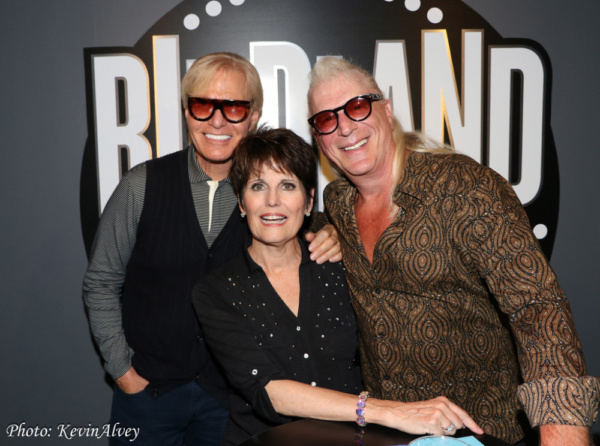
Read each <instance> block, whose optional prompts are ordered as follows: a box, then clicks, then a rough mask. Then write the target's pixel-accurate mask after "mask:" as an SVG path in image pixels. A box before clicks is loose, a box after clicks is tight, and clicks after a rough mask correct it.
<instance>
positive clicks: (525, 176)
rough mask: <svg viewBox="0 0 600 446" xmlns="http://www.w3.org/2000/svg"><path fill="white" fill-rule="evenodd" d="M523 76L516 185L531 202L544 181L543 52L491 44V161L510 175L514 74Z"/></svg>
mask: <svg viewBox="0 0 600 446" xmlns="http://www.w3.org/2000/svg"><path fill="white" fill-rule="evenodd" d="M515 71H518V72H520V74H521V75H522V77H523V97H522V104H521V108H522V112H521V115H522V117H523V118H522V122H521V126H520V127H521V129H522V130H521V141H520V145H521V172H522V175H521V179H520V181H518V182H517V184H515V185H514V189H515V192H516V193H517V195H518V196H519V199H520V200H521V201H522V202H523V204H527V203H529V202H531V201H532V200H533V199H534V198H535V197H536V195H537V194H538V192H539V190H540V187H541V183H542V149H543V134H544V85H545V73H544V66H543V64H542V61H541V59H540V56H539V55H538V54H537V53H536V52H534V51H533V50H531V49H529V48H523V47H492V48H490V93H489V94H490V102H489V107H490V109H489V121H490V130H489V165H490V167H492V168H493V169H494V170H496V171H497V172H498V173H500V174H501V175H502V176H504V177H505V178H510V176H509V175H510V164H511V160H510V153H511V150H510V147H511V114H512V100H513V94H512V74H513V72H515Z"/></svg>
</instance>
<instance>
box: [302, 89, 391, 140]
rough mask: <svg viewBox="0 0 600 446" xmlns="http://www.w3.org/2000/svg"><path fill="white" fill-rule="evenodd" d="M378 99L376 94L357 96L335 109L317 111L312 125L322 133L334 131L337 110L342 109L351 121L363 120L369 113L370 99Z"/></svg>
mask: <svg viewBox="0 0 600 446" xmlns="http://www.w3.org/2000/svg"><path fill="white" fill-rule="evenodd" d="M372 100H379V97H378V96H375V95H373V98H371V96H358V97H356V98H352V99H350V100H349V101H348V102H346V104H344V105H343V106H342V107H339V108H337V109H335V110H324V111H322V112H320V113H317V114H316V115H315V116H313V118H312V122H311V123H312V125H313V126H314V127H315V129H316V130H317V131H318V132H319V133H321V134H323V135H326V134H329V133H332V132H333V131H335V129H337V127H338V114H337V113H338V111H339V110H342V109H343V110H344V114H345V115H346V116H348V117H349V118H350V119H352V120H353V121H363V120H365V119H367V118H368V117H369V115H370V114H371V101H372Z"/></svg>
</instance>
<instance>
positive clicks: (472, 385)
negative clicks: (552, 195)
mask: <svg viewBox="0 0 600 446" xmlns="http://www.w3.org/2000/svg"><path fill="white" fill-rule="evenodd" d="M355 198H356V189H355V188H354V186H353V185H352V184H351V183H349V182H348V181H347V180H346V179H339V180H336V181H334V182H333V183H331V184H330V185H328V187H327V188H326V190H325V195H324V199H325V205H326V208H327V212H328V214H329V217H330V221H331V222H333V223H334V224H335V225H336V227H337V229H338V233H339V236H340V240H341V243H342V250H343V255H344V263H345V267H346V270H347V280H348V285H349V288H350V295H351V298H352V301H353V305H354V308H355V311H356V314H357V320H358V323H359V337H360V352H361V361H362V367H363V379H364V382H365V385H366V387H367V389H368V390H369V391H370V392H371V394H372V395H373V396H375V397H378V398H383V399H393V400H400V401H417V400H425V399H430V398H434V397H436V396H440V395H444V396H446V397H448V398H449V399H450V400H451V401H453V402H454V403H456V404H458V405H459V406H461V407H463V408H464V409H465V410H466V411H467V412H468V413H469V414H470V415H471V416H472V417H473V418H474V419H475V420H476V421H477V422H478V423H479V424H480V426H481V427H483V428H484V429H485V430H486V432H488V433H490V434H492V435H494V436H496V437H499V438H502V439H504V440H505V441H508V442H515V441H517V440H519V439H520V438H521V437H522V436H523V430H522V427H521V425H520V424H519V421H518V418H519V417H520V414H519V412H520V411H522V409H523V408H524V409H525V412H526V414H527V416H528V418H529V421H530V423H531V425H533V426H537V425H540V424H569V425H591V424H593V422H594V421H595V419H596V418H597V416H598V405H599V399H600V381H599V380H598V378H595V377H590V376H586V368H585V362H584V358H583V353H582V349H581V345H580V342H579V339H578V337H577V334H576V332H575V327H574V325H573V319H572V316H571V312H570V308H569V303H568V301H567V299H566V298H565V296H564V293H563V291H562V289H561V288H560V286H559V284H558V282H557V279H556V276H555V274H554V272H553V271H552V269H551V267H550V265H549V264H548V262H547V260H546V258H545V256H544V254H543V253H542V251H541V249H540V247H539V244H538V242H537V240H536V238H535V236H534V235H533V233H532V230H531V226H530V224H529V220H528V218H527V215H526V213H525V211H524V209H523V207H522V205H521V203H520V202H519V200H518V198H517V196H516V195H515V193H514V191H513V189H512V188H511V186H510V185H509V184H508V183H507V182H506V181H505V180H504V179H503V178H502V177H501V176H500V175H499V174H497V173H496V172H494V171H493V170H491V169H489V168H486V167H483V166H481V165H480V164H478V163H476V162H475V161H473V160H472V159H470V158H468V157H466V156H463V155H458V154H431V153H415V152H413V153H411V155H410V156H409V158H408V161H407V164H406V167H405V170H404V177H403V179H402V181H401V183H400V184H399V185H398V186H397V188H396V190H395V192H394V196H393V200H394V202H395V203H396V204H397V205H398V206H399V208H400V211H399V212H398V214H397V215H396V217H395V219H394V221H393V223H392V224H391V225H390V226H389V227H388V228H387V229H386V231H384V233H383V234H382V235H381V237H380V239H379V240H378V242H377V244H376V245H375V249H374V253H373V262H372V263H370V262H369V260H368V259H367V256H366V255H365V251H364V248H363V246H362V243H361V239H360V235H359V232H358V228H357V224H356V218H355V214H354V202H355ZM517 353H518V361H517ZM519 371H520V373H519ZM519 400H520V402H521V404H522V406H521V405H520V404H519Z"/></svg>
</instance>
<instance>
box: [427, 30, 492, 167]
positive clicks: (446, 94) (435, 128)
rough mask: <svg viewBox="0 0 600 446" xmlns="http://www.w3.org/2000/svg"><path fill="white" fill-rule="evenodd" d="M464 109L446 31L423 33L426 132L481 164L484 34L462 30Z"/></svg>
mask: <svg viewBox="0 0 600 446" xmlns="http://www.w3.org/2000/svg"><path fill="white" fill-rule="evenodd" d="M462 44H463V57H462V60H463V67H462V70H461V73H462V82H461V85H462V89H461V90H462V95H461V97H462V105H461V100H460V98H459V95H458V88H457V85H456V78H455V75H454V68H453V64H452V58H451V55H450V44H449V42H448V35H447V33H446V30H432V31H429V30H424V31H423V61H422V63H423V89H422V91H423V110H422V128H423V131H424V132H425V133H426V134H427V135H429V136H431V137H432V138H435V139H437V140H439V141H443V140H444V122H445V124H446V127H447V130H448V135H449V137H450V143H451V144H452V145H453V146H454V147H456V148H457V149H458V150H459V151H461V152H462V153H465V154H467V155H469V156H470V157H471V158H473V159H475V160H477V161H481V133H482V131H481V127H482V104H483V102H482V77H483V74H482V73H483V67H482V64H483V32H482V31H464V30H463V43H462Z"/></svg>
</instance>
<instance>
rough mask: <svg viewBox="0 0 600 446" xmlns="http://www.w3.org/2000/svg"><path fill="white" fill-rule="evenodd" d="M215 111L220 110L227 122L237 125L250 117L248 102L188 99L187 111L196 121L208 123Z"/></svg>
mask: <svg viewBox="0 0 600 446" xmlns="http://www.w3.org/2000/svg"><path fill="white" fill-rule="evenodd" d="M217 110H221V113H222V114H223V117H224V118H225V119H227V121H229V122H231V123H232V124H237V123H238V122H242V121H245V120H246V119H247V118H248V116H249V115H250V101H234V100H229V99H205V98H192V97H189V98H188V111H189V112H190V115H191V116H192V118H194V119H195V120H196V121H208V120H209V119H210V118H212V117H213V115H214V114H215V111H217Z"/></svg>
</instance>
